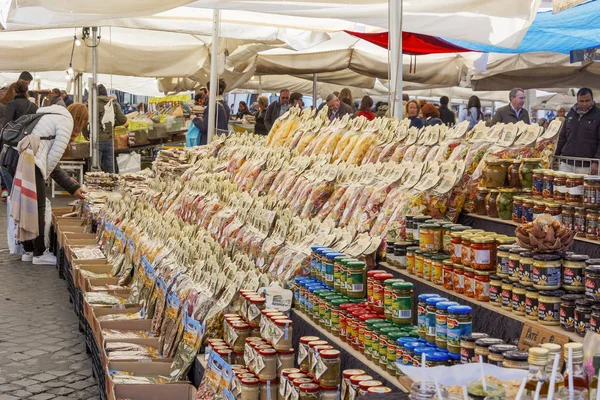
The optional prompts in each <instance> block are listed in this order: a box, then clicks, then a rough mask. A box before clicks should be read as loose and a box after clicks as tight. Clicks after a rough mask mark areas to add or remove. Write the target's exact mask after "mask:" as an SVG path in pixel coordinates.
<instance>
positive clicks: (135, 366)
mask: <svg viewBox="0 0 600 400" xmlns="http://www.w3.org/2000/svg"><path fill="white" fill-rule="evenodd" d="M109 371H125V372H132V373H133V374H134V375H137V376H169V375H170V373H171V364H168V363H163V362H157V363H141V362H129V361H111V362H110V363H108V365H107V366H106V377H107V378H106V394H107V395H108V399H109V400H116V398H117V397H116V396H118V397H119V398H122V395H121V394H120V393H123V392H122V390H127V389H120V388H119V387H120V386H131V387H132V389H129V390H130V391H129V392H127V393H131V392H133V391H137V388H138V387H140V388H141V387H142V386H152V387H156V386H175V385H189V383H187V382H175V383H165V384H162V385H114V386H113V383H112V380H111V379H110V375H109ZM117 388H119V389H118V390H119V392H117V391H116V390H117ZM157 390H158V389H157ZM161 390H168V389H161ZM173 390H175V389H173ZM180 390H181V389H180ZM189 390H192V389H189ZM194 391H195V390H194ZM116 393H119V394H118V395H117V394H116ZM162 393H163V392H160V393H159V392H158V391H157V392H156V397H148V395H149V396H152V395H153V394H154V393H148V392H147V391H146V392H145V393H144V394H145V396H143V397H142V396H141V394H142V393H141V392H137V395H138V397H129V396H128V397H127V398H131V399H132V400H133V399H143V400H147V399H153V400H154V399H156V400H171V399H177V400H179V399H182V400H183V399H189V398H190V397H180V396H179V395H175V394H172V395H167V396H164V395H162ZM178 393H180V392H178ZM192 393H193V392H192ZM189 394H190V392H187V393H186V394H185V395H187V396H189ZM192 399H193V397H192Z"/></svg>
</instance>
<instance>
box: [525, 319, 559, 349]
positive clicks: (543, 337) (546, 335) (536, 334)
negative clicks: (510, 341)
mask: <svg viewBox="0 0 600 400" xmlns="http://www.w3.org/2000/svg"><path fill="white" fill-rule="evenodd" d="M543 343H556V344H560V345H561V346H562V345H564V344H566V343H569V337H568V336H567V335H563V334H561V333H557V332H554V331H551V330H549V329H546V328H544V327H542V326H540V325H539V324H536V323H532V322H525V324H524V325H523V330H521V337H520V338H519V348H520V349H521V350H528V349H529V348H530V347H537V346H539V345H540V344H543Z"/></svg>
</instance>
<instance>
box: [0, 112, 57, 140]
mask: <svg viewBox="0 0 600 400" xmlns="http://www.w3.org/2000/svg"><path fill="white" fill-rule="evenodd" d="M44 115H46V114H25V115H22V116H20V117H19V118H17V119H16V120H15V121H11V122H7V123H6V125H4V128H2V132H1V133H0V142H1V143H2V144H5V145H7V146H11V147H16V146H17V144H19V142H20V141H21V139H23V138H24V137H25V136H27V135H29V134H30V133H31V132H33V129H34V128H35V126H36V125H37V123H38V122H40V119H41V117H43V116H44ZM55 137H56V135H52V136H42V137H40V139H41V140H53V139H54V138H55Z"/></svg>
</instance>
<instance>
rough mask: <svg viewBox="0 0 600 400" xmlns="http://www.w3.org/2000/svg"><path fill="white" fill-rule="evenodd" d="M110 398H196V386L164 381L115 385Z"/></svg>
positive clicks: (165, 399)
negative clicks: (159, 382) (162, 382)
mask: <svg viewBox="0 0 600 400" xmlns="http://www.w3.org/2000/svg"><path fill="white" fill-rule="evenodd" d="M108 398H109V399H110V400H114V399H116V398H122V399H130V400H167V399H177V400H194V399H195V398H196V388H195V387H194V386H193V385H190V384H189V383H164V384H158V385H120V384H119V385H114V386H113V392H112V393H110V394H109V395H108Z"/></svg>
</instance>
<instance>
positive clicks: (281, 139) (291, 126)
mask: <svg viewBox="0 0 600 400" xmlns="http://www.w3.org/2000/svg"><path fill="white" fill-rule="evenodd" d="M299 126H300V122H299V121H298V120H297V119H295V118H292V119H289V120H288V121H286V122H285V123H283V124H282V126H281V128H280V129H279V132H278V133H279V135H278V137H276V138H274V140H273V142H272V143H271V144H272V145H273V146H274V147H281V146H283V145H284V144H285V142H286V140H287V138H288V136H289V135H291V134H293V133H292V132H295V131H296V129H298V127H299Z"/></svg>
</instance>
